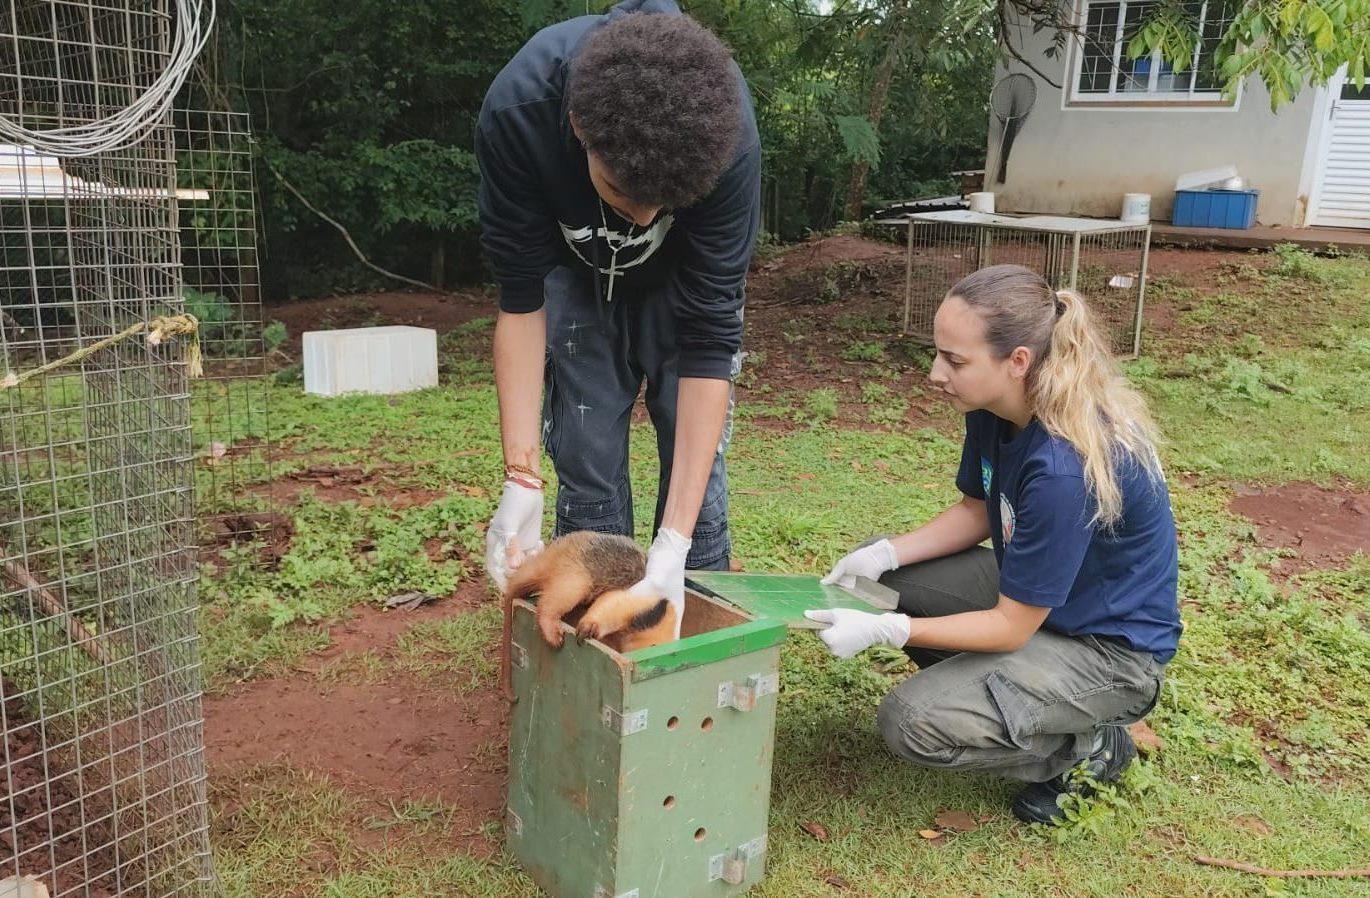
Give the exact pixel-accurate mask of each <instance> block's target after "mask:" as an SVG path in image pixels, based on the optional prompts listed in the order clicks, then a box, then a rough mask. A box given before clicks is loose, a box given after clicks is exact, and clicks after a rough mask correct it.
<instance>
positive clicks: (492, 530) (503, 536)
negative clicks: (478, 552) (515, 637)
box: [485, 481, 542, 592]
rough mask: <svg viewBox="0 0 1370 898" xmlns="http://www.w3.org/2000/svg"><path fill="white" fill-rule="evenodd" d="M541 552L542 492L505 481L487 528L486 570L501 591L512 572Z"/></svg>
mask: <svg viewBox="0 0 1370 898" xmlns="http://www.w3.org/2000/svg"><path fill="white" fill-rule="evenodd" d="M541 551H542V490H534V489H529V488H528V487H526V486H519V485H518V484H517V483H509V482H507V481H506V482H505V484H504V493H503V495H501V496H500V500H499V508H497V509H495V516H494V517H493V518H491V519H490V526H489V527H487V528H486V529H485V571H486V573H488V574H489V575H490V579H491V580H494V581H495V585H496V586H498V587H499V590H500V592H504V587H505V585H506V584H507V583H508V582H509V572H510V571H512V570H513V569H514V568H516V567H518V566H519V564H520V563H522V561H523V560H524V559H526V558H529V557H531V556H533V555H536V554H537V553H538V552H541Z"/></svg>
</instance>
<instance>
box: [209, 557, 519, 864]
mask: <svg viewBox="0 0 1370 898" xmlns="http://www.w3.org/2000/svg"><path fill="white" fill-rule="evenodd" d="M486 601H488V599H487V598H486V596H485V593H484V588H483V587H482V586H480V585H478V584H475V583H468V584H464V585H463V586H462V588H461V589H460V590H459V591H458V595H457V598H456V599H455V600H446V601H442V602H440V603H438V604H436V605H429V606H425V607H423V608H420V609H418V610H417V611H413V612H399V611H390V612H382V611H378V610H375V609H369V608H368V609H362V610H359V612H358V614H357V615H356V616H355V617H354V618H353V619H351V620H349V621H347V622H345V623H343V624H339V625H338V626H336V627H334V628H333V630H332V631H331V635H332V636H333V640H334V642H333V645H332V646H330V648H329V649H328V650H326V651H325V652H322V653H320V654H318V655H315V656H313V660H314V661H315V662H320V663H321V662H327V661H329V660H331V659H333V658H336V657H338V656H339V655H342V654H344V653H348V652H359V651H364V650H371V651H374V652H375V653H376V654H378V655H380V656H381V657H382V659H383V660H387V659H388V658H389V656H390V654H391V650H392V649H393V647H394V645H395V640H396V638H397V637H398V636H399V635H400V634H402V633H404V632H406V631H407V630H409V629H410V628H411V627H412V626H413V625H415V624H417V623H421V622H424V621H431V620H440V619H443V618H448V617H453V616H455V615H457V614H461V613H464V612H466V611H468V610H469V609H470V608H472V607H474V606H476V605H479V604H482V603H484V602H486ZM492 650H493V646H492ZM309 672H310V673H312V671H309ZM507 726H508V707H507V704H506V703H505V701H504V700H503V698H501V697H500V696H499V694H498V690H497V689H495V688H494V687H493V684H492V686H491V687H490V688H488V689H481V690H477V691H475V692H468V693H466V694H461V692H460V691H459V690H458V688H456V687H455V686H454V685H453V684H448V683H445V682H444V681H443V679H442V678H441V677H437V678H429V679H423V678H419V677H415V676H412V675H410V674H407V673H399V672H396V673H392V674H390V675H388V676H387V677H386V678H385V679H384V680H382V681H381V682H379V683H375V684H357V683H349V682H329V683H325V682H323V681H320V680H318V679H316V678H314V677H312V676H302V677H283V678H277V679H271V680H261V681H257V682H253V683H249V684H246V685H245V686H243V687H242V688H240V689H238V690H236V691H234V692H232V693H230V694H228V695H225V696H221V697H212V698H206V700H205V750H206V757H207V759H208V764H209V769H210V775H211V777H212V778H215V779H218V778H220V777H225V778H227V777H233V776H237V775H241V774H242V773H243V772H245V771H246V770H249V769H251V768H254V767H257V766H259V765H270V764H275V763H288V764H290V765H291V766H292V767H296V768H300V769H304V770H309V771H312V772H315V773H319V774H322V775H324V776H326V777H328V778H329V779H330V780H331V781H333V782H334V783H336V784H337V785H338V786H340V787H341V788H343V789H345V790H346V791H348V792H349V793H351V794H353V795H354V796H356V797H360V798H362V799H363V800H364V801H368V802H370V803H373V804H374V805H375V809H376V811H377V813H378V814H383V813H386V812H389V811H390V805H389V803H388V802H389V801H391V800H394V801H395V803H396V804H400V803H401V802H403V801H407V800H415V799H420V798H435V799H438V800H440V801H442V802H443V803H444V804H445V805H448V806H450V807H452V808H454V809H455V813H454V816H453V821H452V831H451V834H450V839H451V840H452V841H450V842H448V843H447V844H449V845H450V844H452V842H455V845H456V847H457V848H460V849H466V850H470V851H473V852H475V853H478V854H487V853H489V852H490V851H492V850H494V846H493V845H492V844H491V843H490V842H489V841H488V840H486V839H485V838H484V837H483V836H481V835H480V834H479V833H480V830H481V827H482V826H483V825H484V824H485V823H487V822H489V821H490V820H494V819H497V818H498V816H499V811H500V808H501V807H502V805H503V801H504V779H505V745H506V744H507V742H506V740H507ZM355 835H356V836H357V838H358V839H359V840H361V841H362V842H363V843H366V842H369V841H374V840H375V839H376V838H377V833H376V832H374V831H366V830H359V831H357V832H356V834H355Z"/></svg>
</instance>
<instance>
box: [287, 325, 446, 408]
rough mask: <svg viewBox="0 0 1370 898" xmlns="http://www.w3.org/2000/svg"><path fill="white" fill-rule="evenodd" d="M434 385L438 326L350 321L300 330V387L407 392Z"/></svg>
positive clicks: (320, 391)
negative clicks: (370, 324) (339, 326)
mask: <svg viewBox="0 0 1370 898" xmlns="http://www.w3.org/2000/svg"><path fill="white" fill-rule="evenodd" d="M437 385H438V332H437V331H435V330H433V329H431V328H427V327H405V326H403V325H394V326H391V327H352V328H345V329H343V330H336V331H308V332H306V333H305V335H304V391H305V392H306V393H313V394H315V395H318V396H340V395H342V394H343V393H407V392H408V391H410V390H421V389H423V388H424V387H436V386H437Z"/></svg>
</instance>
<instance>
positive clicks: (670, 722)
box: [666, 717, 680, 730]
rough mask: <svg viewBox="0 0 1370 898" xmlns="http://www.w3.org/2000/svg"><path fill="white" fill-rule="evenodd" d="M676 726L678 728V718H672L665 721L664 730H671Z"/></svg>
mask: <svg viewBox="0 0 1370 898" xmlns="http://www.w3.org/2000/svg"><path fill="white" fill-rule="evenodd" d="M678 726H680V718H679V717H672V718H671V719H670V720H668V721H666V729H668V730H673V729H675V728H676V727H678Z"/></svg>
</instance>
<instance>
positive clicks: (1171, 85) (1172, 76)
mask: <svg viewBox="0 0 1370 898" xmlns="http://www.w3.org/2000/svg"><path fill="white" fill-rule="evenodd" d="M1158 59H1159V57H1158ZM1160 66H1161V68H1160V71H1159V72H1158V73H1157V75H1156V91H1157V92H1158V93H1182V94H1187V93H1189V85H1190V83H1191V82H1193V80H1194V73H1193V72H1192V71H1188V70H1186V71H1182V72H1177V71H1175V69H1174V66H1172V65H1171V64H1170V63H1168V62H1165V61H1164V60H1161V61H1160Z"/></svg>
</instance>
